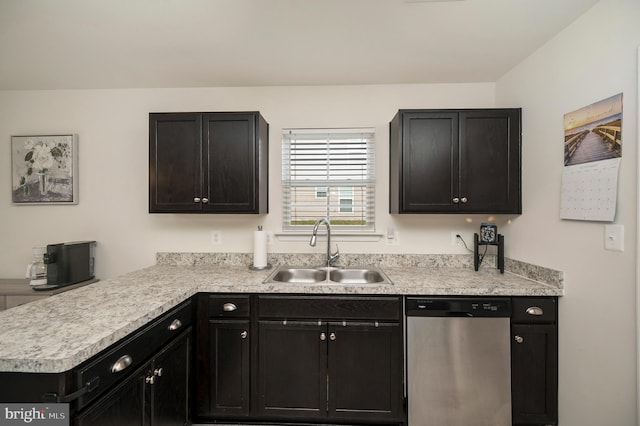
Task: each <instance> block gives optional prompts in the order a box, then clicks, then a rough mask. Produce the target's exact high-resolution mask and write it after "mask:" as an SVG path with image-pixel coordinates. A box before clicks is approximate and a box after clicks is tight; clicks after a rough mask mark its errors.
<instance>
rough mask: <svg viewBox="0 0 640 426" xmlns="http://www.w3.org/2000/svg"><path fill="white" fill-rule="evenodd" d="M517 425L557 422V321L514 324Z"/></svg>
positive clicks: (513, 386)
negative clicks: (555, 322) (554, 322)
mask: <svg viewBox="0 0 640 426" xmlns="http://www.w3.org/2000/svg"><path fill="white" fill-rule="evenodd" d="M511 332H512V336H511V337H512V340H511V398H512V408H513V424H516V425H518V424H522V425H547V424H557V419H558V394H557V389H558V359H557V353H558V334H557V328H556V325H555V324H534V325H530V324H512V325H511Z"/></svg>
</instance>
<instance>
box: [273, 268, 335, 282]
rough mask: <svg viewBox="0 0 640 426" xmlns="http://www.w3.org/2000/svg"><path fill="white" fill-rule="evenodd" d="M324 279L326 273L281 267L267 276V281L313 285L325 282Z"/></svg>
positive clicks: (317, 270) (318, 270)
mask: <svg viewBox="0 0 640 426" xmlns="http://www.w3.org/2000/svg"><path fill="white" fill-rule="evenodd" d="M326 279H327V273H326V271H321V270H320V269H310V268H298V267H282V266H281V267H279V268H278V269H276V270H275V272H274V273H272V274H271V275H270V276H269V278H267V281H276V282H281V283H299V284H313V283H319V282H322V281H326ZM265 282H266V281H265Z"/></svg>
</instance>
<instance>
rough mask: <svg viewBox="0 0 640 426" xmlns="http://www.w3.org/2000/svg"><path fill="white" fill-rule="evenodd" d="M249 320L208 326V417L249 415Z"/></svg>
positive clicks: (219, 322) (212, 322) (220, 322)
mask: <svg viewBox="0 0 640 426" xmlns="http://www.w3.org/2000/svg"><path fill="white" fill-rule="evenodd" d="M249 327H250V325H249V320H228V321H225V320H219V321H210V323H209V347H210V354H211V356H212V360H211V361H212V362H211V365H210V367H209V368H210V370H209V376H210V377H209V383H210V393H209V399H210V400H209V401H208V402H209V404H210V408H209V410H208V414H209V415H219V416H231V417H233V416H246V415H248V414H249V389H250V388H249V381H250V365H249V360H250V358H249V351H250V345H249V342H250V340H249V336H248V330H249Z"/></svg>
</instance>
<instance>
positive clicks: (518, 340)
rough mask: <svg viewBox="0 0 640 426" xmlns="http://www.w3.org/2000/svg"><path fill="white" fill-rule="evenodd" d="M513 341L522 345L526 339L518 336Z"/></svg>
mask: <svg viewBox="0 0 640 426" xmlns="http://www.w3.org/2000/svg"><path fill="white" fill-rule="evenodd" d="M513 340H515V341H516V343H522V342H524V339H523V338H522V336H516V337H514V338H513Z"/></svg>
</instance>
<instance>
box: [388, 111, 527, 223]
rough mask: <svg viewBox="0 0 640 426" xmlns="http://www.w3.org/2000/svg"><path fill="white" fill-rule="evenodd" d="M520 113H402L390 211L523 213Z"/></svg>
mask: <svg viewBox="0 0 640 426" xmlns="http://www.w3.org/2000/svg"><path fill="white" fill-rule="evenodd" d="M520 123H521V109H520V108H517V109H516V108H512V109H464V110H449V109H444V110H399V111H398V113H397V114H396V116H395V117H394V118H393V120H392V121H391V123H390V125H389V128H390V139H389V140H390V147H389V159H390V164H389V185H390V187H389V197H390V198H389V212H390V213H511V214H520V213H522V195H521V153H520V149H521V124H520Z"/></svg>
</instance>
